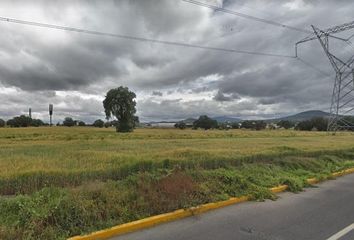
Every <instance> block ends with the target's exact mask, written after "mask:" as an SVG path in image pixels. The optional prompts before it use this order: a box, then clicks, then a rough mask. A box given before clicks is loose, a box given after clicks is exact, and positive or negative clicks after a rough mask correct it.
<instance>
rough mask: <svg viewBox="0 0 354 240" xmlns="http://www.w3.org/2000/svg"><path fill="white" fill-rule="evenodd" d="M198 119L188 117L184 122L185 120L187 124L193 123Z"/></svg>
mask: <svg viewBox="0 0 354 240" xmlns="http://www.w3.org/2000/svg"><path fill="white" fill-rule="evenodd" d="M196 120H197V119H195V118H187V119H185V120H183V121H182V122H184V123H185V124H190V125H192V124H193V123H194V122H195V121H196Z"/></svg>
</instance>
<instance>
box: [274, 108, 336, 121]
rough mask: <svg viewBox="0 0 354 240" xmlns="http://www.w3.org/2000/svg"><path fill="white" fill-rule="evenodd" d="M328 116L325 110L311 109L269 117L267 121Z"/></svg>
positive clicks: (301, 119)
mask: <svg viewBox="0 0 354 240" xmlns="http://www.w3.org/2000/svg"><path fill="white" fill-rule="evenodd" d="M329 116H330V114H329V113H327V112H323V111H320V110H311V111H306V112H301V113H298V114H295V115H290V116H286V117H282V118H276V119H269V120H267V121H269V122H276V121H281V120H288V121H291V122H301V121H305V120H310V119H312V118H315V117H323V118H327V117H329Z"/></svg>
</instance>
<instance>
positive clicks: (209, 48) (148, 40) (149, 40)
mask: <svg viewBox="0 0 354 240" xmlns="http://www.w3.org/2000/svg"><path fill="white" fill-rule="evenodd" d="M0 21H3V22H9V23H17V24H23V25H29V26H35V27H42V28H51V29H57V30H63V31H70V32H78V33H86V34H91V35H98V36H107V37H114V38H120V39H128V40H134V41H140V42H152V43H158V44H165V45H174V46H179V47H188V48H197V49H204V50H213V51H221V52H230V53H240V54H248V55H258V56H269V57H282V58H294V56H290V55H282V54H273V53H263V52H253V51H244V50H237V49H228V48H219V47H210V46H202V45H195V44H189V43H183V42H174V41H165V40H157V39H151V38H144V37H137V36H129V35H123V34H116V33H106V32H98V31H92V30H86V29H81V28H73V27H65V26H59V25H53V24H46V23H40V22H33V21H24V20H19V19H14V18H5V17H0Z"/></svg>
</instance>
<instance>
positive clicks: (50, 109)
mask: <svg viewBox="0 0 354 240" xmlns="http://www.w3.org/2000/svg"><path fill="white" fill-rule="evenodd" d="M52 116H53V104H49V126H52V125H53V123H52Z"/></svg>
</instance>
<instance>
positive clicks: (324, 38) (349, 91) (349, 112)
mask: <svg viewBox="0 0 354 240" xmlns="http://www.w3.org/2000/svg"><path fill="white" fill-rule="evenodd" d="M312 29H313V34H311V35H310V36H308V37H306V38H304V39H303V40H301V41H299V42H297V43H296V46H295V51H296V57H298V51H297V48H298V45H299V44H301V43H305V42H308V41H312V40H316V39H317V40H319V42H320V44H321V46H322V48H323V50H324V51H325V53H326V55H327V57H328V59H329V61H330V63H331V65H332V67H333V69H334V71H335V73H336V75H335V80H334V86H333V92H332V99H331V106H330V117H329V119H328V126H327V130H328V131H331V132H336V131H338V130H354V121H353V113H354V66H353V63H354V54H353V55H352V56H351V57H349V58H348V59H346V60H344V59H343V58H341V57H338V54H336V55H335V54H334V51H335V50H334V49H333V48H332V42H333V41H337V40H338V41H343V42H345V43H346V44H348V45H351V46H352V47H353V45H352V43H351V42H350V39H351V38H353V37H354V34H353V35H351V36H348V37H346V38H343V37H342V36H339V33H342V32H344V31H348V30H350V29H354V21H353V22H350V23H345V24H342V25H338V26H335V27H331V28H328V29H325V30H321V29H319V28H317V27H315V26H313V25H312ZM330 40H331V44H330ZM353 49H354V47H353ZM342 50H343V49H342Z"/></svg>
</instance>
